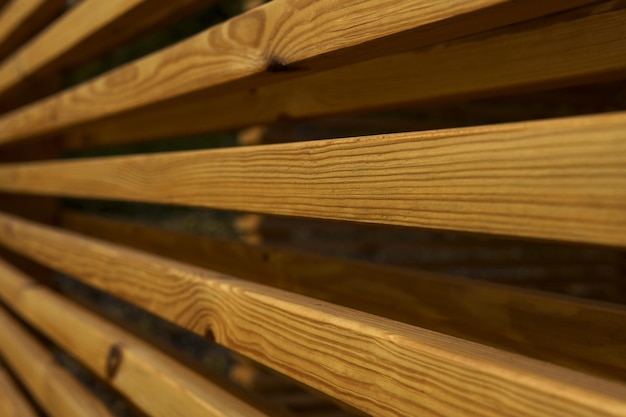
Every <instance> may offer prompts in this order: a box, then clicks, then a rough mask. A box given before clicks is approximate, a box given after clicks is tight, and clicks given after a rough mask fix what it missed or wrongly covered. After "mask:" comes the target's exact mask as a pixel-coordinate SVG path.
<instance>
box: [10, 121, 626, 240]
mask: <svg viewBox="0 0 626 417" xmlns="http://www.w3.org/2000/svg"><path fill="white" fill-rule="evenodd" d="M591 156H593V157H591ZM77 172H80V175H76V173H77ZM0 190H2V191H6V192H25V193H43V194H58V195H64V196H74V197H90V198H107V199H120V200H134V201H145V202H157V203H168V204H181V205H193V206H205V207H213V208H219V209H231V210H244V211H253V212H260V213H269V214H280V215H291V216H303V217H316V218H326V219H337V220H350V221H359V222H368V223H382V224H393V225H402V226H413V227H425V228H436V229H447V230H461V231H470V232H481V233H492V234H502V235H512V236H525V237H535V238H544V239H554V240H565V241H579V242H587V243H598V244H605V245H615V246H624V245H626V233H625V231H626V210H625V208H626V114H624V113H616V114H609V115H594V116H586V117H578V118H566V119H558V120H548V121H540V122H528V123H513V124H502V125H494V126H484V127H472V128H462V129H447V130H439V131H430V132H415V133H406V134H397V135H382V136H372V137H361V138H349V139H337V140H323V141H316V142H306V143H293V144H291V143H290V144H281V145H267V146H258V147H255V146H251V147H244V148H240V149H237V148H235V149H223V150H209V151H194V152H177V153H164V154H155V155H139V156H130V157H116V158H94V159H86V160H73V161H63V162H42V163H32V164H5V165H4V166H3V167H1V168H0Z"/></svg>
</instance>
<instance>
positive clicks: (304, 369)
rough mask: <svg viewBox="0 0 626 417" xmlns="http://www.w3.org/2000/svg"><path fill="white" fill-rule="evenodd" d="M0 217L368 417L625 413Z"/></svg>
mask: <svg viewBox="0 0 626 417" xmlns="http://www.w3.org/2000/svg"><path fill="white" fill-rule="evenodd" d="M2 220H3V221H2V225H1V227H0V231H1V233H2V240H3V243H4V244H5V245H8V246H9V247H12V248H14V249H16V250H20V251H22V252H28V253H29V254H30V255H32V256H33V258H35V259H37V260H38V261H40V262H43V263H46V264H48V265H55V266H56V267H58V268H59V269H60V270H62V271H65V272H67V273H70V274H72V275H74V276H76V277H79V278H80V279H82V280H83V281H85V282H86V283H88V284H90V285H93V286H96V287H98V288H100V289H102V290H104V291H107V292H110V293H112V294H115V295H117V296H119V297H121V298H123V299H125V300H127V301H129V302H131V303H134V304H136V305H138V306H140V307H142V308H145V309H146V310H148V311H150V312H152V313H154V314H156V315H158V316H160V317H162V318H164V319H166V320H170V321H172V322H174V323H177V324H178V325H180V326H182V327H185V328H187V329H189V330H191V331H193V332H196V333H199V334H203V335H205V336H207V337H210V338H211V339H214V340H215V341H216V342H217V343H220V344H222V345H224V346H226V347H228V348H230V349H232V350H234V351H236V352H239V353H241V354H243V355H246V356H248V357H250V358H252V359H254V360H257V361H259V362H261V363H263V364H265V365H267V366H270V367H272V368H274V369H276V370H277V371H279V372H281V373H283V374H285V375H288V376H291V377H293V378H294V379H296V380H299V381H301V382H303V383H305V384H307V385H309V386H311V387H313V388H315V389H318V390H320V391H322V392H324V393H326V394H328V395H330V396H333V397H335V398H337V399H339V400H342V401H344V402H346V403H347V404H349V405H352V406H354V407H356V408H358V409H360V410H362V411H365V412H368V413H371V414H373V415H377V416H406V415H415V414H420V415H425V416H435V415H445V414H455V415H458V416H470V415H471V416H508V415H510V416H516V417H518V416H553V415H555V414H567V415H571V416H599V415H601V416H605V415H606V416H621V415H623V414H624V413H626V386H624V385H621V384H617V383H613V382H609V381H608V380H603V379H599V378H595V377H592V376H588V375H584V374H580V373H577V372H574V371H570V370H567V369H565V368H561V367H556V366H553V365H550V364H547V363H543V362H538V361H535V360H532V359H528V358H524V357H521V356H517V355H514V354H510V353H506V352H503V351H500V350H497V349H493V348H490V347H487V346H482V345H478V344H475V343H472V342H468V341H464V340H461V339H456V338H453V337H450V336H446V335H443V334H439V333H435V332H431V331H428V330H424V329H420V328H418V327H414V326H410V325H407V324H403V323H400V322H396V321H392V320H388V319H384V318H381V317H377V316H373V315H370V314H366V313H361V312H358V311H356V310H351V309H348V308H344V307H340V306H337V305H333V304H329V303H326V302H323V301H319V300H315V299H311V298H307V297H303V296H299V295H296V294H292V293H288V292H284V291H281V290H277V289H274V288H271V287H267V286H264V285H259V284H255V283H250V282H247V281H242V280H239V279H235V278H232V277H229V276H226V275H222V274H219V273H214V272H210V271H208V270H204V269H200V268H195V267H191V266H187V265H185V264H181V263H178V262H175V261H169V260H167V259H163V258H159V257H156V256H153V255H149V254H146V253H143V252H138V251H135V250H132V249H128V248H124V247H121V246H117V245H113V244H107V243H104V242H100V241H97V240H95V239H90V238H77V237H76V236H73V235H72V234H70V233H58V232H55V231H54V230H51V229H46V228H42V227H36V226H33V225H30V224H28V223H26V222H22V221H19V220H18V219H16V218H13V217H11V216H8V215H3V216H2ZM52 242H54V243H52ZM55 248H56V249H55ZM58 249H61V250H62V254H59V253H58V252H57V250H58ZM53 252H54V253H53ZM548 308H549V307H548ZM476 398H480V399H481V400H480V401H476Z"/></svg>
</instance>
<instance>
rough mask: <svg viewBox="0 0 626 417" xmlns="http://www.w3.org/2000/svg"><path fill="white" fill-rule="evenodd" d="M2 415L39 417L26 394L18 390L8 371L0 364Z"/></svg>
mask: <svg viewBox="0 0 626 417" xmlns="http://www.w3.org/2000/svg"><path fill="white" fill-rule="evenodd" d="M0 415H2V416H5V417H37V414H36V412H35V410H34V408H33V406H32V405H31V404H30V402H29V401H28V399H27V398H26V397H25V396H24V394H23V393H22V392H21V391H20V390H19V388H17V386H16V385H15V383H14V382H13V380H12V378H11V377H10V376H9V374H8V372H7V371H6V369H5V368H4V367H3V366H2V365H1V364H0Z"/></svg>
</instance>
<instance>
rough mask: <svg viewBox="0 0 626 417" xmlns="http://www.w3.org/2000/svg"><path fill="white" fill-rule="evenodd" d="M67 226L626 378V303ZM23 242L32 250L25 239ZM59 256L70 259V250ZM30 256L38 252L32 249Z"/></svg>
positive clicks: (79, 220)
mask: <svg viewBox="0 0 626 417" xmlns="http://www.w3.org/2000/svg"><path fill="white" fill-rule="evenodd" d="M2 224H3V222H2V221H0V225H2ZM60 225H61V226H63V227H66V228H68V229H70V230H73V231H75V232H78V233H81V234H86V235H88V236H92V237H95V238H98V239H104V240H107V241H112V242H114V243H118V244H122V245H126V246H131V247H134V248H136V249H139V250H143V251H147V252H150V253H154V254H156V255H160V256H164V257H167V258H170V259H175V260H177V261H181V262H185V263H189V264H192V265H196V266H200V267H203V268H207V269H210V270H213V271H216V272H219V273H223V274H227V275H230V276H234V277H238V278H242V279H246V280H249V281H254V282H258V283H261V284H265V285H269V286H272V287H277V288H280V289H283V290H286V291H292V292H295V293H298V294H302V295H306V296H309V297H313V298H317V299H321V300H325V301H328V302H332V303H335V304H339V305H343V306H347V307H351V308H355V309H357V310H361V311H365V312H368V313H372V314H376V315H378V316H383V317H387V318H390V319H394V320H398V321H402V322H404V323H409V324H412V325H415V326H419V327H423V328H427V329H430V330H434V331H438V332H442V333H446V334H449V335H452V336H456V337H459V338H463V339H468V340H472V341H475V342H478V343H482V344H486V345H490V346H495V347H498V348H502V349H506V350H509V351H511V352H516V353H520V354H524V355H526V356H531V357H534V358H537V359H541V360H545V361H548V362H551V363H555V364H558V365H562V366H566V367H570V368H572V369H575V370H579V371H584V372H588V373H591V374H594V375H599V376H604V377H608V378H613V379H618V380H621V381H623V382H626V349H625V348H624V346H623V344H622V343H621V342H620V340H621V338H620V336H617V335H621V334H626V309H624V308H623V307H620V306H617V305H609V304H601V303H594V302H588V301H584V300H579V299H574V298H567V297H561V296H555V295H549V294H543V293H539V292H531V291H523V290H519V289H516V288H512V287H505V286H499V285H493V284H489V283H483V282H478V281H476V280H468V279H462V278H459V277H448V276H444V275H441V274H435V273H429V272H425V271H415V270H409V269H398V268H391V267H383V266H379V265H374V264H369V263H366V262H355V261H348V260H344V259H338V258H332V257H328V256H319V255H314V254H310V253H304V252H299V251H296V250H287V249H277V248H275V247H272V246H250V245H245V244H241V243H237V242H232V241H225V240H219V239H211V238H207V237H198V236H193V235H189V234H185V233H175V232H170V231H166V230H162V229H157V228H152V227H148V226H142V225H139V224H136V223H128V222H120V221H114V220H108V219H103V218H99V217H94V216H85V215H80V214H77V213H71V212H64V213H62V215H61V216H60ZM20 233H21V232H20ZM2 240H3V238H2V235H0V241H2ZM42 243H43V241H42ZM55 244H56V241H55V242H52V241H51V242H50V245H51V246H52V245H55ZM14 245H15V246H14V247H16V248H17V247H19V248H20V249H22V248H25V246H24V245H21V244H20V243H18V242H15V243H14ZM58 251H59V252H58V253H59V256H60V253H61V251H62V249H58ZM24 253H25V254H26V255H31V256H32V255H34V254H35V252H34V251H32V250H28V249H26V250H25V252H24ZM55 266H56V267H59V265H58V264H57V265H55ZM592 279H593V278H592Z"/></svg>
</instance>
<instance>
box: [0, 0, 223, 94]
mask: <svg viewBox="0 0 626 417" xmlns="http://www.w3.org/2000/svg"><path fill="white" fill-rule="evenodd" d="M61 3H63V2H61ZM212 3H213V0H178V1H169V0H107V1H100V0H84V1H83V2H81V3H80V4H78V5H76V6H75V7H73V8H72V9H71V10H70V11H68V12H67V13H66V14H65V15H64V16H62V17H61V18H60V19H58V20H57V21H56V22H54V24H52V25H51V26H50V27H48V28H47V29H46V30H45V31H44V32H42V33H41V34H40V35H39V36H37V37H36V38H35V39H34V40H33V41H32V42H30V43H29V44H28V45H26V46H25V47H24V48H22V49H21V50H19V51H18V52H17V53H16V54H15V55H13V56H12V57H10V58H9V59H8V60H7V61H5V62H4V63H3V64H2V65H1V66H0V96H3V95H7V96H8V98H6V97H5V98H3V99H4V100H8V99H13V98H15V97H17V98H18V99H19V96H20V95H23V94H24V93H25V92H27V91H28V90H29V89H30V88H32V85H33V80H36V82H37V83H39V82H40V80H41V79H42V78H45V77H47V76H49V75H50V74H51V73H55V72H57V73H58V72H59V71H61V70H64V69H67V68H69V67H72V66H74V65H77V64H79V63H83V62H85V61H87V60H88V59H90V58H93V57H95V56H98V55H99V54H102V53H104V52H106V51H110V50H113V49H114V48H115V47H116V46H118V45H120V44H122V43H123V42H126V41H129V40H130V39H132V38H134V37H136V36H138V35H140V34H141V33H143V32H145V31H147V30H150V29H154V28H155V27H157V26H160V25H162V24H164V23H166V22H171V21H172V20H174V19H175V18H179V17H181V16H183V15H185V14H189V13H192V12H194V11H197V10H200V9H201V8H203V7H204V8H206V7H208V6H209V5H210V4H212ZM27 26H29V25H27Z"/></svg>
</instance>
